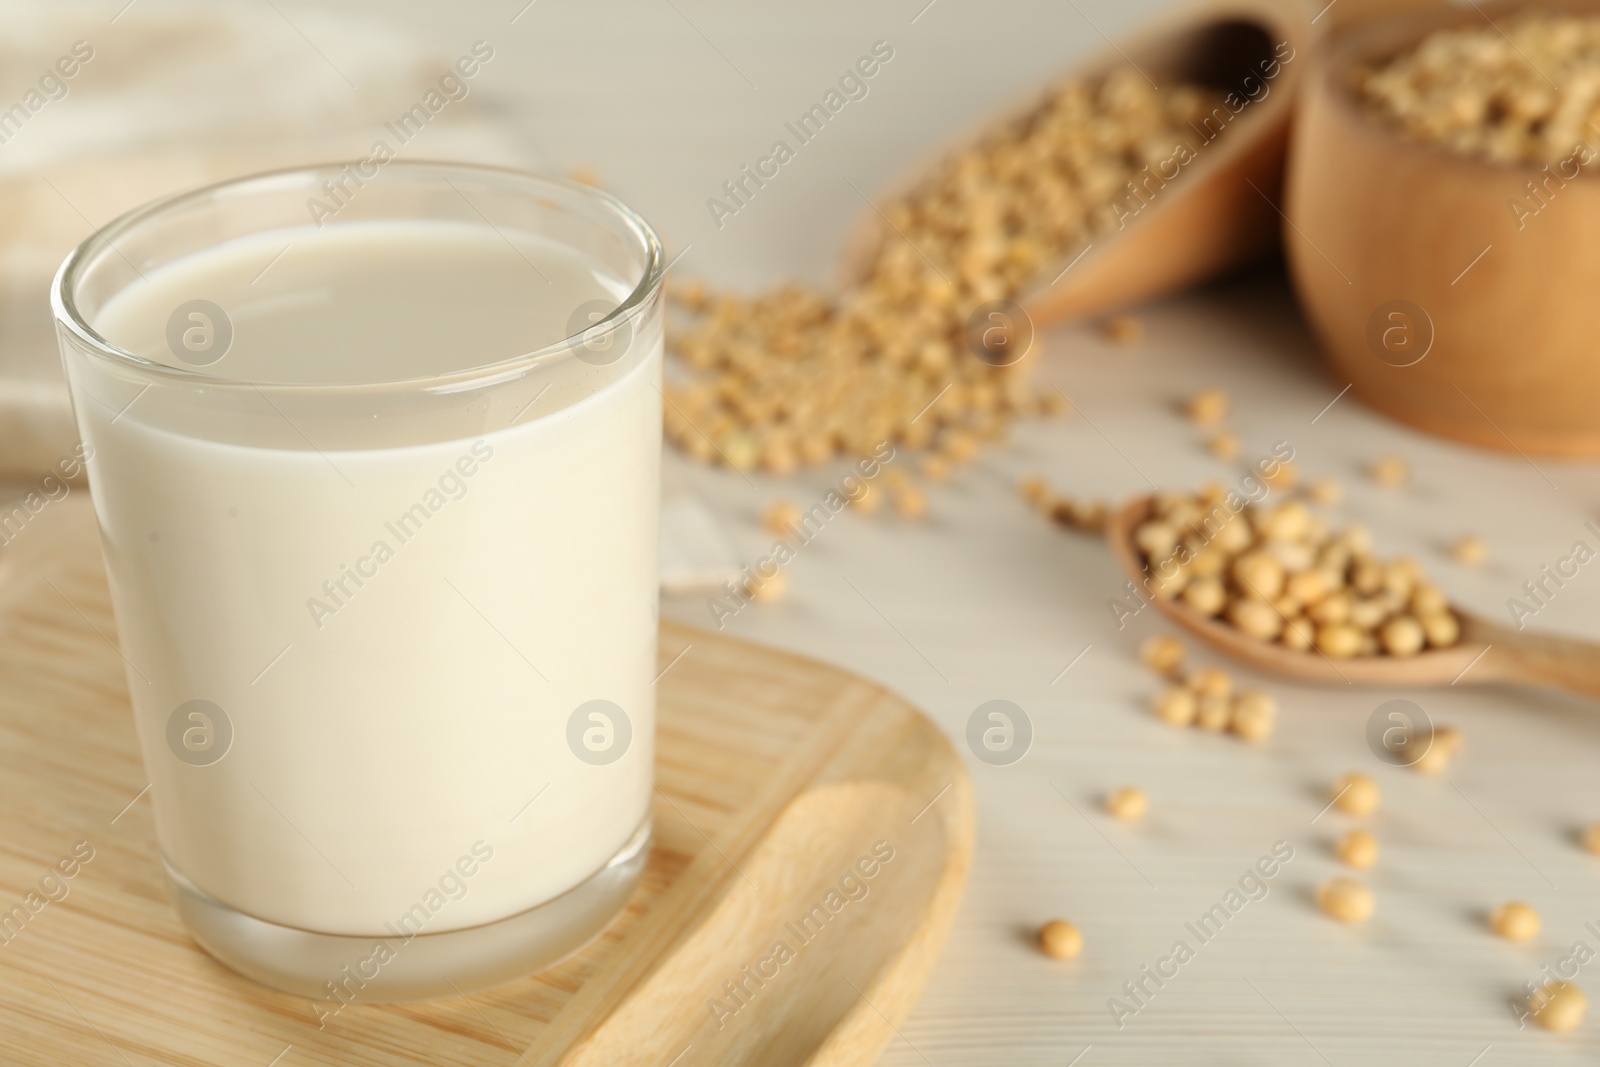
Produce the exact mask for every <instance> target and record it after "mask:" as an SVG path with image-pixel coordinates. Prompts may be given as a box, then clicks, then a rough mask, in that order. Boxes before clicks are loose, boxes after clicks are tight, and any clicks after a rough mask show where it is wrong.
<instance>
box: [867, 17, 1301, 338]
mask: <svg viewBox="0 0 1600 1067" xmlns="http://www.w3.org/2000/svg"><path fill="white" fill-rule="evenodd" d="M1311 39H1312V33H1311V28H1310V26H1309V25H1308V24H1307V23H1306V21H1305V17H1304V14H1303V12H1302V10H1301V8H1300V5H1298V4H1296V3H1292V2H1290V0H1212V2H1209V3H1201V4H1198V5H1195V6H1192V7H1189V8H1186V9H1184V10H1181V11H1179V12H1177V13H1175V14H1173V15H1171V16H1169V17H1167V18H1165V19H1163V20H1161V21H1158V22H1157V23H1156V24H1154V25H1153V26H1152V27H1151V28H1149V29H1147V30H1145V31H1144V32H1142V33H1139V34H1137V35H1136V36H1134V37H1132V38H1130V39H1128V40H1125V41H1122V42H1121V43H1120V44H1114V45H1111V46H1110V47H1109V48H1107V49H1106V50H1105V51H1104V52H1103V53H1101V54H1100V55H1098V56H1097V57H1095V58H1094V59H1092V60H1090V61H1089V62H1088V63H1085V64H1083V65H1082V66H1080V67H1077V68H1075V69H1074V70H1073V71H1071V72H1068V73H1069V75H1070V76H1072V77H1075V78H1083V79H1093V78H1098V77H1101V76H1103V75H1105V74H1107V73H1109V72H1110V71H1112V70H1114V69H1116V68H1118V67H1126V66H1128V65H1129V64H1132V65H1133V66H1134V67H1135V68H1137V69H1138V70H1139V71H1140V72H1141V73H1142V74H1143V75H1144V76H1145V77H1146V78H1149V79H1150V80H1151V81H1152V82H1153V83H1154V84H1156V85H1157V86H1159V87H1161V88H1166V87H1168V86H1170V85H1175V84H1177V83H1179V82H1188V83H1198V84H1203V85H1207V86H1210V87H1212V88H1215V89H1217V90H1219V91H1221V92H1224V93H1226V92H1233V93H1235V94H1237V95H1236V104H1235V107H1236V108H1237V110H1236V111H1235V108H1224V110H1223V113H1222V114H1219V115H1218V117H1217V118H1216V120H1215V121H1214V122H1213V123H1211V124H1210V126H1209V128H1208V129H1207V130H1205V131H1196V134H1195V135H1194V136H1193V137H1192V140H1194V141H1196V142H1198V141H1200V140H1201V137H1202V136H1214V138H1215V139H1214V140H1211V141H1209V142H1208V143H1204V144H1201V145H1200V146H1199V147H1198V149H1197V151H1196V158H1195V159H1194V160H1193V161H1192V162H1190V163H1188V164H1187V165H1185V166H1183V167H1182V168H1181V169H1180V170H1179V171H1178V173H1177V176H1176V177H1175V178H1173V179H1172V180H1171V181H1170V182H1168V183H1167V184H1165V185H1164V186H1161V187H1160V188H1156V189H1155V190H1154V192H1153V194H1151V195H1150V196H1149V197H1148V200H1147V201H1144V202H1143V203H1142V205H1141V201H1140V200H1138V199H1135V196H1134V193H1132V192H1128V193H1127V194H1126V200H1127V203H1128V204H1129V205H1130V206H1132V207H1138V211H1137V214H1135V215H1134V216H1133V217H1132V218H1131V219H1129V220H1126V226H1125V227H1124V228H1123V229H1120V230H1115V231H1112V232H1110V233H1106V234H1102V235H1100V236H1097V237H1095V238H1094V239H1093V240H1091V241H1090V242H1089V244H1088V246H1087V249H1085V248H1084V247H1083V246H1080V247H1078V248H1075V249H1072V250H1071V251H1069V252H1068V253H1067V254H1066V255H1065V256H1063V257H1062V259H1061V261H1060V262H1058V263H1055V264H1054V265H1045V266H1043V267H1041V269H1040V271H1039V274H1038V282H1037V283H1036V284H1035V285H1034V287H1033V288H1032V289H1031V290H1029V291H1028V292H1026V293H1024V294H1023V295H1022V296H1021V297H1020V298H1019V301H1018V302H1019V303H1020V304H1021V305H1022V306H1023V307H1024V308H1026V309H1027V311H1028V314H1029V315H1030V316H1031V317H1032V319H1033V320H1034V322H1035V324H1036V325H1040V326H1043V325H1048V324H1050V323H1053V322H1060V321H1065V320H1067V319H1072V318H1079V317H1084V316H1089V315H1094V314H1099V313H1103V312H1107V311H1111V310H1113V309H1115V308H1118V307H1122V306H1124V305H1128V304H1134V303H1138V302H1140V301H1144V300H1150V299H1153V298H1155V297H1159V296H1162V295H1165V294H1167V293H1171V292H1175V291H1177V290H1180V289H1184V288H1187V287H1189V286H1192V285H1195V284H1198V283H1200V282H1202V281H1205V280H1207V279H1209V278H1212V277H1215V276H1217V275H1219V274H1223V273H1225V272H1227V271H1229V270H1232V269H1234V268H1236V267H1239V266H1243V265H1244V264H1247V263H1250V262H1252V261H1254V260H1257V259H1261V258H1263V257H1264V256H1266V255H1268V254H1269V253H1271V252H1273V251H1274V250H1276V249H1277V247H1278V243H1279V231H1280V228H1281V226H1282V221H1281V218H1280V216H1279V213H1278V207H1277V205H1278V203H1279V201H1280V197H1279V190H1280V189H1281V187H1282V184H1283V165H1284V154H1285V148H1286V145H1287V142H1288V134H1289V118H1290V115H1291V113H1292V111H1293V108H1294V97H1295V93H1296V89H1297V86H1298V85H1299V83H1300V80H1301V77H1302V75H1303V74H1304V73H1305V72H1306V71H1307V70H1308V68H1309V67H1310V65H1311V62H1312V51H1313V47H1312V43H1311ZM1250 79H1253V80H1250ZM1246 101H1248V102H1246ZM1038 102H1039V94H1038V93H1037V92H1035V93H1033V94H1031V95H1030V96H1029V97H1028V98H1027V99H1026V100H1024V101H1021V102H1019V105H1018V106H1017V107H1014V108H1010V109H1007V110H1002V111H1001V112H1000V113H999V115H998V116H997V117H994V118H990V119H986V120H985V121H984V122H983V123H982V125H981V126H980V127H978V128H977V129H975V130H971V131H968V133H967V134H966V135H965V136H962V137H956V138H954V139H952V141H950V142H949V146H950V148H952V149H954V148H960V147H965V146H966V145H970V144H972V143H974V142H976V141H977V140H979V139H980V137H981V136H982V134H983V133H984V132H986V131H989V130H993V129H998V128H1000V127H1001V126H1003V125H1004V124H1005V123H1007V122H1009V121H1011V120H1012V119H1014V118H1017V117H1019V116H1021V115H1024V114H1027V113H1028V112H1030V111H1032V110H1033V109H1034V108H1035V107H1036V106H1037V105H1038ZM1241 104H1242V106H1240V105H1241ZM1218 129H1220V133H1216V130H1218ZM936 158H937V157H936ZM928 170H929V168H928V167H926V166H924V167H922V168H919V169H917V170H915V171H912V172H911V173H910V174H909V175H908V176H907V177H906V178H905V179H904V180H902V181H901V182H899V183H898V184H896V185H893V186H891V187H890V193H889V194H888V195H886V196H884V197H882V198H880V200H879V203H880V204H882V203H889V202H892V201H893V200H896V199H899V197H900V196H902V195H904V194H905V193H906V192H908V191H909V190H910V189H911V188H913V187H914V186H915V185H916V184H918V182H920V181H921V180H922V179H923V177H924V176H925V175H926V174H927V172H928ZM885 232H886V223H885V221H884V218H883V216H882V215H881V214H880V213H879V212H877V211H873V212H869V213H868V215H867V217H866V219H865V221H864V224H863V225H862V226H861V227H859V228H858V229H857V231H856V233H855V236H854V239H853V240H852V241H851V242H850V243H849V245H848V246H847V248H846V256H845V277H846V279H847V280H848V281H850V282H857V281H860V280H861V278H862V274H863V265H864V263H865V260H866V256H867V253H868V252H869V250H870V249H872V248H873V247H875V246H876V242H877V241H878V240H879V239H880V238H881V237H882V236H883V235H884V233H885ZM889 236H890V237H894V235H893V234H890V235H889ZM1080 256H1081V258H1080ZM1069 267H1070V269H1068V268H1069Z"/></svg>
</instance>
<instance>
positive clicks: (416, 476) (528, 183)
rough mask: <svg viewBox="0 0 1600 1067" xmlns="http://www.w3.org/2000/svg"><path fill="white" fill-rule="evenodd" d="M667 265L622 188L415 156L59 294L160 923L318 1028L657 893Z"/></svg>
mask: <svg viewBox="0 0 1600 1067" xmlns="http://www.w3.org/2000/svg"><path fill="white" fill-rule="evenodd" d="M363 167H365V169H363ZM662 270H663V265H662V254H661V245H660V242H659V241H658V240H657V238H656V236H655V234H654V233H653V232H652V231H651V229H650V227H649V226H648V225H647V224H646V223H645V222H644V220H643V219H641V218H640V217H639V216H638V215H637V214H635V213H634V212H633V211H631V210H629V209H628V208H627V207H626V206H624V205H623V204H621V203H620V202H618V201H617V200H616V199H614V198H613V197H610V196H608V195H606V194H605V193H601V192H598V191H596V190H593V189H589V188H585V187H583V186H580V185H574V184H570V183H567V182H564V181H560V180H554V179H548V178H540V177H534V176H531V175H527V174H521V173H516V172H512V171H505V170H497V169H492V168H484V167H471V166H460V165H453V164H440V163H404V162H389V163H387V164H385V165H383V166H381V167H375V166H368V165H363V166H355V165H350V166H330V167H321V168H312V169H304V170H294V171H283V172H278V173H272V174H265V175H260V176H256V177H250V178H244V179H241V180H237V181H231V182H227V183H224V184H221V185H215V186H211V187H209V188H205V189H201V190H198V191H195V192H191V193H185V194H182V195H179V196H175V197H172V198H170V199H167V200H163V201H160V202H158V203H155V204H152V205H149V206H147V207H144V208H142V209H140V210H137V211H134V212H132V213H131V214H128V215H125V216H123V217H122V218H120V219H117V220H116V221H115V222H112V223H111V224H109V225H108V226H106V227H105V228H104V229H103V230H101V231H100V232H98V233H96V234H95V235H94V236H92V237H90V238H89V239H88V240H87V241H85V242H84V243H83V244H82V245H81V246H79V247H78V248H77V249H76V250H75V251H74V252H73V253H72V255H71V256H69V257H68V259H67V261H66V263H65V264H63V266H62V268H61V271H60V273H59V275H58V276H57V278H56V283H55V287H54V290H53V293H52V299H53V304H54V311H55V315H56V319H57V325H58V334H59V337H60V342H61V351H62V358H63V361H64V363H65V366H66V372H67V377H68V381H69V384H70V387H71V392H72V399H73V405H74V409H75V412H76V417H77V422H78V427H79V431H80V433H81V434H82V436H83V440H84V442H85V443H86V444H87V445H88V446H89V450H90V451H91V455H92V457H93V458H92V460H91V461H90V463H89V485H90V490H91V495H92V496H93V499H94V506H95V512H96V515H97V516H98V519H99V524H100V533H101V543H102V546H103V549H104V553H105V560H106V569H107V571H108V574H109V577H110V584H111V592H112V599H113V603H114V605H115V609H116V617H117V630H118V635H119V637H120V646H121V652H122V655H123V658H124V659H125V660H126V662H127V678H128V687H129V691H130V695H131V697H132V704H133V712H134V723H135V726H136V729H137V732H138V736H139V743H140V747H141V749H142V751H143V754H144V761H145V766H146V769H147V771H148V773H149V776H150V781H151V796H152V799H153V802H154V812H155V825H156V836H157V839H158V841H159V843H160V847H161V854H162V856H161V858H162V861H163V862H164V864H165V868H166V873H167V877H168V881H169V885H170V887H171V893H172V898H173V901H174V903H175V904H176V906H177V909H178V911H179V913H180V914H181V915H182V917H183V920H184V922H185V923H186V924H187V926H188V928H189V930H190V931H191V932H192V933H193V935H194V936H195V938H196V939H197V940H198V941H199V942H200V943H201V944H202V945H203V946H204V947H205V948H206V949H207V950H209V951H210V952H211V953H212V954H213V955H215V956H216V957H217V958H218V959H220V960H222V961H223V962H224V963H226V964H228V965H229V966H231V967H233V968H234V969H236V970H238V971H240V972H242V973H244V974H246V975H249V976H250V977H253V978H256V979H258V980H260V981H262V982H265V983H267V984H269V985H273V986H277V987H279V988H281V989H286V990H290V991H293V992H297V993H301V994H304V995H306V996H308V997H310V998H312V1001H313V1004H314V1005H316V1009H317V1013H318V1016H319V1018H322V1019H326V1018H327V1016H328V1015H331V1014H336V1013H337V1012H339V1011H341V1010H342V1009H343V1008H344V1007H346V1006H347V1005H349V1004H353V1003H376V1002H380V1001H386V1000H401V999H412V998H419V997H427V996H434V995H441V994H451V993H453V992H455V991H457V990H466V989H468V988H472V987H480V988H481V987H483V986H486V985H490V984H493V983H496V982H499V981H504V980H506V979H509V978H512V977H515V976H518V975H521V974H526V973H528V972H531V971H533V970H536V969H538V968H541V967H544V966H548V965H549V964H552V963H554V962H556V961H557V960H560V959H562V958H563V957H565V956H568V955H570V954H571V953H573V952H575V951H577V950H578V949H579V948H581V947H582V946H583V945H585V944H586V943H588V942H589V941H590V940H591V939H593V938H594V937H596V936H598V935H599V934H600V932H601V931H603V930H604V929H605V928H606V926H607V925H608V924H610V923H611V922H612V920H613V919H615V918H616V917H617V915H618V914H619V913H620V912H621V909H622V907H623V905H624V904H625V902H626V900H627V898H628V895H629V893H630V892H631V891H632V889H633V888H634V886H635V885H636V884H637V882H638V881H639V878H640V876H641V874H642V873H643V870H644V865H645V861H646V859H647V856H648V854H649V843H650V812H651V794H652V763H653V748H654V744H653V742H654V734H655V707H654V692H653V685H652V682H653V679H654V676H655V668H656V623H657V591H656V538H657V511H658V498H659V466H660V447H661V445H660V441H661V395H660V392H659V386H660V376H661V329H662V323H661V293H660V290H661V278H662Z"/></svg>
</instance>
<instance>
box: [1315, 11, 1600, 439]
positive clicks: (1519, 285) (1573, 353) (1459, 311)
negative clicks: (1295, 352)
mask: <svg viewBox="0 0 1600 1067" xmlns="http://www.w3.org/2000/svg"><path fill="white" fill-rule="evenodd" d="M1480 7H1481V9H1482V10H1481V12H1480V11H1479V10H1477V8H1480ZM1528 8H1540V9H1550V10H1558V11H1581V12H1585V13H1600V3H1595V2H1573V0H1568V2H1548V3H1523V4H1506V3H1500V4H1492V3H1482V4H1479V5H1475V7H1466V8H1457V7H1443V6H1440V7H1436V8H1431V9H1428V10H1425V11H1420V12H1411V13H1407V14H1404V15H1401V16H1398V17H1394V18H1385V19H1379V20H1377V21H1374V22H1369V23H1365V24H1362V25H1360V26H1358V27H1356V28H1355V29H1353V30H1351V31H1350V32H1349V33H1347V34H1340V35H1338V36H1337V37H1336V38H1335V39H1334V40H1333V41H1331V42H1329V45H1328V47H1327V48H1326V50H1325V51H1324V52H1323V54H1322V55H1321V57H1320V58H1319V62H1318V64H1317V67H1316V69H1315V70H1314V71H1312V72H1311V76H1310V77H1309V78H1308V83H1307V84H1306V86H1305V87H1304V89H1303V91H1302V94H1301V99H1300V108H1299V112H1298V114H1297V115H1296V118H1295V129H1294V135H1293V138H1292V145H1291V148H1290V157H1289V173H1288V179H1287V204H1286V213H1287V216H1288V219H1289V226H1288V227H1286V230H1285V235H1284V241H1285V244H1286V246H1287V252H1288V259H1289V264H1290V268H1291V272H1292V274H1293V277H1294V283H1295V287H1296V289H1297V291H1298V293H1299V296H1300V300H1301V303H1302V304H1303V305H1304V307H1305V311H1306V314H1307V315H1308V317H1309V318H1310V320H1311V323H1312V326H1313V327H1314V329H1315V330H1316V333H1317V335H1318V337H1319V338H1320V339H1321V341H1322V345H1323V348H1324V350H1325V352H1326V353H1327V358H1328V360H1329V362H1330V363H1331V365H1332V369H1333V373H1334V375H1335V377H1336V378H1337V379H1338V381H1339V382H1341V383H1343V382H1350V383H1351V384H1352V385H1353V386H1354V389H1355V392H1356V394H1357V395H1358V396H1360V397H1361V398H1362V399H1363V400H1365V401H1366V402H1367V403H1368V404H1370V405H1372V406H1373V407H1375V408H1377V409H1378V410H1379V411H1382V412H1384V413H1386V414H1388V415H1391V416H1393V417H1394V418H1397V419H1399V420H1401V421H1402V422H1406V423H1410V424H1411V425H1413V426H1416V427H1418V428H1420V429H1423V430H1427V431H1429V432H1430V433H1435V434H1439V435H1441V436H1444V437H1449V438H1453V439H1455V440H1458V441H1466V442H1470V443H1472V444H1477V445H1483V446H1487V447H1489V448H1495V449H1501V450H1506V451H1513V450H1515V451H1520V452H1524V453H1542V454H1547V455H1595V454H1600V354H1597V351H1596V349H1597V339H1600V299H1596V295H1597V293H1600V254H1596V251H1595V249H1596V248H1600V176H1597V175H1595V174H1593V173H1589V172H1584V173H1582V174H1579V175H1578V176H1577V177H1576V178H1574V179H1571V180H1567V181H1564V182H1561V183H1557V182H1555V181H1551V182H1550V186H1549V187H1550V189H1551V190H1553V195H1547V196H1546V198H1545V200H1546V203H1545V205H1544V206H1543V207H1542V208H1541V209H1540V210H1539V211H1538V212H1537V214H1536V215H1533V216H1531V217H1529V216H1526V215H1524V216H1523V217H1522V218H1521V219H1520V225H1519V218H1518V213H1514V212H1513V210H1512V208H1511V207H1510V204H1511V202H1512V201H1513V200H1514V199H1521V200H1524V201H1526V202H1528V203H1529V204H1530V205H1532V206H1535V207H1537V206H1538V202H1537V201H1534V200H1532V199H1531V198H1530V196H1529V194H1528V189H1527V183H1528V182H1530V181H1534V182H1542V181H1543V180H1544V177H1545V175H1544V174H1543V172H1542V170H1541V167H1539V166H1532V165H1510V164H1500V163H1492V162H1488V161H1481V160H1477V159H1471V158H1467V157H1464V156H1459V155H1456V154H1454V153H1451V152H1449V151H1447V150H1445V149H1443V148H1440V147H1436V146H1433V145H1430V144H1426V143H1423V142H1420V141H1415V140H1412V139H1410V138H1408V137H1407V136H1405V135H1404V134H1402V133H1400V132H1399V131H1398V130H1395V129H1393V128H1391V127H1390V126H1388V125H1386V124H1385V123H1384V122H1383V121H1382V120H1381V119H1379V118H1377V117H1376V116H1374V115H1373V114H1372V113H1370V112H1369V111H1368V110H1366V108H1365V107H1364V105H1363V104H1362V103H1361V102H1360V101H1359V100H1358V99H1357V97H1356V93H1355V89H1354V80H1353V79H1354V74H1355V72H1356V71H1357V70H1358V69H1359V67H1360V66H1361V65H1362V64H1365V63H1368V62H1371V61H1372V60H1374V59H1381V58H1383V57H1386V56H1389V55H1393V54H1395V53H1397V52H1400V51H1402V50H1404V49H1406V48H1408V47H1409V46H1411V45H1412V44H1414V43H1415V42H1416V41H1417V40H1418V39H1420V38H1421V37H1423V36H1424V35H1425V34H1427V33H1429V32H1431V31H1432V30H1435V29H1439V28H1442V27H1445V26H1455V25H1462V26H1471V25H1478V26H1484V27H1487V26H1488V25H1489V23H1488V22H1486V21H1485V19H1486V17H1487V18H1489V19H1492V20H1494V21H1495V22H1496V23H1499V22H1501V21H1502V20H1503V19H1504V18H1506V17H1507V16H1508V15H1510V14H1512V13H1513V12H1515V11H1518V10H1522V9H1528ZM1591 143H1592V144H1593V145H1595V146H1600V133H1597V134H1596V135H1595V137H1594V139H1593V141H1592V142H1591ZM1554 169H1555V168H1554V167H1552V170H1554Z"/></svg>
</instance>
